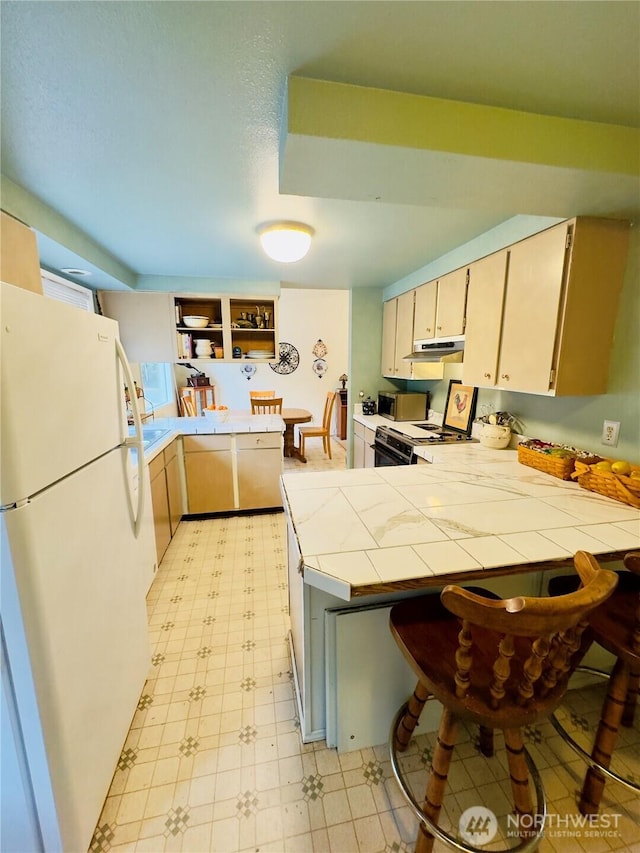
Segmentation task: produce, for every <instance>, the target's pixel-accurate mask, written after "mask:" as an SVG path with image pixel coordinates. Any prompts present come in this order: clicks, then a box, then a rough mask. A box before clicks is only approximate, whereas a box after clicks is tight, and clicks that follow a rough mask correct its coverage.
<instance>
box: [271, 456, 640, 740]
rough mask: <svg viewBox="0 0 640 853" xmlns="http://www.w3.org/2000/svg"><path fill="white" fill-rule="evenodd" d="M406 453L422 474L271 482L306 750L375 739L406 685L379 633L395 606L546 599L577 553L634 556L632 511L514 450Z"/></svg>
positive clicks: (639, 517) (639, 540)
mask: <svg viewBox="0 0 640 853" xmlns="http://www.w3.org/2000/svg"><path fill="white" fill-rule="evenodd" d="M416 453H418V454H419V455H422V456H423V457H424V458H425V459H426V460H427V461H429V462H432V463H433V464H430V465H407V466H398V467H383V468H364V469H351V470H346V471H331V472H326V473H325V472H318V473H311V474H295V475H291V474H285V475H284V476H283V477H282V491H283V502H284V507H285V512H286V514H287V522H288V523H287V527H288V549H289V597H290V617H291V649H292V655H293V658H294V676H295V682H296V690H297V695H298V703H299V710H300V722H301V731H302V737H303V739H304V740H305V741H311V740H317V739H322V738H326V740H327V744H328V745H330V746H337V747H338V749H339V750H348V749H356V748H362V747H366V746H373V745H375V744H379V743H382V742H385V741H386V738H387V735H388V727H389V725H390V721H391V719H392V716H393V714H394V713H395V711H396V710H397V708H398V707H399V706H400V704H401V703H402V701H404V699H405V698H406V696H407V695H408V694H409V693H410V692H411V690H413V687H414V686H415V685H414V681H415V678H414V676H413V674H412V673H411V671H410V670H409V668H408V665H406V664H405V663H404V662H403V659H402V656H401V655H400V653H399V652H398V650H397V648H396V646H395V643H394V642H393V640H392V638H391V635H390V632H389V629H388V611H389V608H390V606H391V603H393V602H394V601H396V600H398V599H399V598H401V597H404V596H408V595H416V594H418V593H424V592H426V591H428V589H429V588H432V589H433V591H434V592H437V591H439V590H440V589H441V588H442V587H443V586H444V585H445V584H447V583H449V582H459V583H472V584H475V585H482V586H484V587H487V588H491V589H494V590H495V591H496V592H498V594H500V595H515V594H530V595H539V594H545V592H546V580H547V578H548V577H549V575H550V574H551V573H553V572H557V571H558V570H562V571H564V572H566V571H572V567H573V561H572V555H573V554H574V553H575V551H577V550H580V549H583V550H586V551H590V552H591V553H593V554H595V555H596V556H597V557H598V559H599V560H601V561H602V562H606V563H612V562H615V561H618V560H620V559H621V558H622V556H623V555H624V554H625V553H626V552H627V551H630V550H633V549H637V548H640V511H638V510H636V509H633V508H632V507H630V506H627V505H626V504H623V503H620V502H618V501H614V500H611V499H609V498H605V497H603V496H601V495H597V494H595V493H593V492H589V491H586V490H584V489H581V488H580V487H579V486H578V485H577V484H576V483H574V482H570V481H563V480H559V479H556V478H554V477H551V476H550V475H548V474H544V473H541V472H539V471H537V470H535V469H532V468H528V467H526V466H524V465H521V464H520V463H519V462H518V461H517V453H516V451H514V450H490V449H487V448H485V447H483V446H481V445H478V444H473V445H466V446H464V447H459V446H458V445H449V446H445V447H432V446H429V447H426V448H417V449H416Z"/></svg>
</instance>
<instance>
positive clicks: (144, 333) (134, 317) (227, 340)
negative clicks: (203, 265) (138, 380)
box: [100, 291, 279, 363]
mask: <svg viewBox="0 0 640 853" xmlns="http://www.w3.org/2000/svg"><path fill="white" fill-rule="evenodd" d="M100 303H101V306H102V310H103V312H104V313H105V314H106V316H107V317H111V318H112V319H114V320H117V321H118V323H119V325H120V338H121V340H122V343H123V344H124V347H125V349H126V351H127V355H128V356H129V359H130V360H131V361H135V362H140V361H164V362H175V361H189V362H190V361H194V360H197V359H203V360H207V361H209V360H210V359H212V358H215V359H224V360H225V361H231V360H237V359H238V358H239V359H241V360H242V359H245V358H246V359H251V361H252V363H255V362H260V361H271V362H275V361H278V358H279V353H278V352H276V350H277V344H278V300H277V299H276V298H273V297H272V298H262V297H253V296H238V297H229V296H214V295H209V294H190V295H187V294H169V293H120V292H113V291H101V293H100ZM190 315H191V316H197V317H205V318H206V326H205V327H204V328H192V327H189V326H187V325H186V324H185V322H184V318H185V317H189V316H190ZM203 322H205V321H203ZM234 353H235V355H234ZM238 353H239V354H238Z"/></svg>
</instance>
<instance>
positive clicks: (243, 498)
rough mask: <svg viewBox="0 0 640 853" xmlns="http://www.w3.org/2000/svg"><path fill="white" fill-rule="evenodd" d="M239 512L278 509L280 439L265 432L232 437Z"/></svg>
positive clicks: (273, 434) (279, 504) (280, 464)
mask: <svg viewBox="0 0 640 853" xmlns="http://www.w3.org/2000/svg"><path fill="white" fill-rule="evenodd" d="M236 451H237V463H238V504H239V509H263V508H265V507H270V506H282V497H281V495H280V474H281V473H282V435H281V433H279V432H265V433H260V434H259V435H254V434H252V433H246V434H241V435H237V436H236Z"/></svg>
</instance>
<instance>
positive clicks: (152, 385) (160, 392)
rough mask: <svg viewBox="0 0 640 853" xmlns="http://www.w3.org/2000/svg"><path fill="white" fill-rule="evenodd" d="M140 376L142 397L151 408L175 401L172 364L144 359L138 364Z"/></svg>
mask: <svg viewBox="0 0 640 853" xmlns="http://www.w3.org/2000/svg"><path fill="white" fill-rule="evenodd" d="M140 378H141V379H142V387H143V389H144V399H145V400H146V401H147V402H148V403H149V404H150V405H151V406H152V407H153V409H157V408H158V407H159V406H166V405H167V403H171V402H175V393H174V390H173V365H172V364H165V363H163V362H149V361H145V362H143V363H141V364H140Z"/></svg>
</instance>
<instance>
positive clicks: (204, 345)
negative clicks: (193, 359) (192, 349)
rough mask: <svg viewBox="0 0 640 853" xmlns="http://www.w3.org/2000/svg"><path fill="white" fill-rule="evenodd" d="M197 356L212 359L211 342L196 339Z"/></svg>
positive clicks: (204, 339)
mask: <svg viewBox="0 0 640 853" xmlns="http://www.w3.org/2000/svg"><path fill="white" fill-rule="evenodd" d="M195 344H196V355H197V356H199V357H200V358H211V341H210V340H207V339H206V338H196V341H195Z"/></svg>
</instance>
